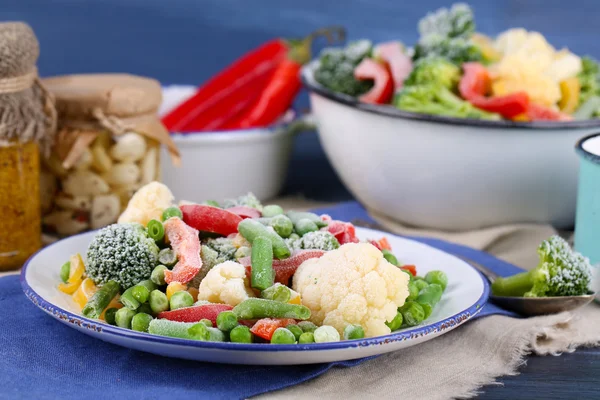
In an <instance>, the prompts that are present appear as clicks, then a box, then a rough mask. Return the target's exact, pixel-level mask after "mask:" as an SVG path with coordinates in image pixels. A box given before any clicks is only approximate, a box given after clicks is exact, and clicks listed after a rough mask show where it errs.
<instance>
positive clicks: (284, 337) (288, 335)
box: [271, 328, 296, 344]
mask: <svg viewBox="0 0 600 400" xmlns="http://www.w3.org/2000/svg"><path fill="white" fill-rule="evenodd" d="M271 343H273V344H294V343H296V336H294V334H293V333H292V332H291V331H290V330H289V329H286V328H277V329H275V332H273V336H271Z"/></svg>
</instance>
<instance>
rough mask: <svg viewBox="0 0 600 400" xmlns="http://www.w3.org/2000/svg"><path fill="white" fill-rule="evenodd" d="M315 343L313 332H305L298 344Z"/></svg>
mask: <svg viewBox="0 0 600 400" xmlns="http://www.w3.org/2000/svg"><path fill="white" fill-rule="evenodd" d="M314 342H315V335H314V334H313V333H312V332H304V333H302V335H300V337H299V338H298V343H300V344H305V343H314Z"/></svg>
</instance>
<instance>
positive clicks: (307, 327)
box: [298, 321, 317, 332]
mask: <svg viewBox="0 0 600 400" xmlns="http://www.w3.org/2000/svg"><path fill="white" fill-rule="evenodd" d="M298 326H299V327H300V329H302V332H314V331H316V330H317V326H316V325H315V324H313V323H312V322H310V321H300V322H298Z"/></svg>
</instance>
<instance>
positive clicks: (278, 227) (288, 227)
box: [269, 214, 294, 238]
mask: <svg viewBox="0 0 600 400" xmlns="http://www.w3.org/2000/svg"><path fill="white" fill-rule="evenodd" d="M269 226H270V227H272V228H273V230H275V232H276V233H277V234H278V235H279V236H281V237H282V238H287V237H289V236H290V235H291V234H292V232H294V224H292V221H291V220H290V219H289V218H288V217H286V216H285V215H283V214H280V215H276V216H274V217H273V218H271V221H270V223H269Z"/></svg>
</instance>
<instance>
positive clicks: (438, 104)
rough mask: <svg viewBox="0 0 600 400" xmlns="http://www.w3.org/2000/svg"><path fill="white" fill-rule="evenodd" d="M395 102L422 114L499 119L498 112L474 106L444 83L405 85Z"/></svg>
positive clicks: (401, 106) (402, 108)
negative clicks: (490, 111)
mask: <svg viewBox="0 0 600 400" xmlns="http://www.w3.org/2000/svg"><path fill="white" fill-rule="evenodd" d="M394 104H395V105H396V107H398V108H399V109H401V110H405V111H411V112H416V113H421V114H433V115H444V116H448V117H457V118H473V119H489V120H499V119H500V116H499V115H498V114H493V113H488V112H485V111H482V110H480V109H478V108H476V107H474V106H473V105H472V104H471V103H469V102H467V101H464V100H463V99H461V98H460V97H458V96H457V95H455V94H454V93H453V92H452V91H451V90H450V89H448V88H446V87H444V86H442V85H435V84H429V85H420V86H405V87H403V88H402V90H401V91H400V92H399V93H398V95H397V96H396V98H395V100H394Z"/></svg>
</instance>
